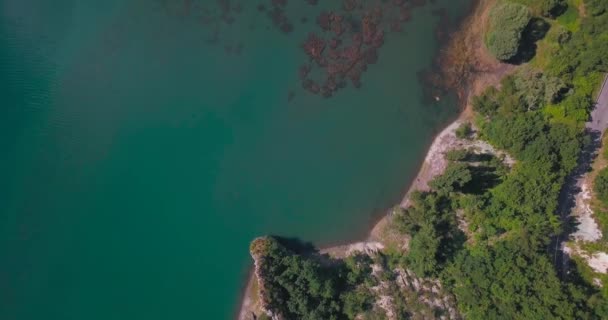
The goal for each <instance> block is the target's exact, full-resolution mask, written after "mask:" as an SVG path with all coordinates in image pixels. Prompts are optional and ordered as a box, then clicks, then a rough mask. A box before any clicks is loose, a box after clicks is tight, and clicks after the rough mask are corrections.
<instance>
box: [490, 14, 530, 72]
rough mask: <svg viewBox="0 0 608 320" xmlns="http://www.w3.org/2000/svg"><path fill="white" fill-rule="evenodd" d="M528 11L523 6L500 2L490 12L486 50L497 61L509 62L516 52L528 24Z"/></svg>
mask: <svg viewBox="0 0 608 320" xmlns="http://www.w3.org/2000/svg"><path fill="white" fill-rule="evenodd" d="M531 17H532V15H531V14H530V10H529V9H528V8H527V7H526V6H523V5H520V4H516V3H511V2H501V3H499V4H497V5H496V6H495V7H494V8H492V11H491V12H490V27H489V32H488V34H487V36H486V46H487V47H488V50H490V52H491V53H492V54H493V55H494V56H495V57H496V58H497V59H499V60H503V61H506V60H509V59H511V58H513V57H515V55H516V54H517V52H518V49H519V46H520V44H521V39H522V32H523V31H524V29H525V28H526V26H527V25H528V23H529V22H530V19H531Z"/></svg>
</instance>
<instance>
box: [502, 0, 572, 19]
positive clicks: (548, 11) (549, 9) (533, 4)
mask: <svg viewBox="0 0 608 320" xmlns="http://www.w3.org/2000/svg"><path fill="white" fill-rule="evenodd" d="M513 2H518V3H521V4H523V5H525V6H527V7H529V8H530V10H532V12H533V13H534V14H536V15H540V16H545V17H555V16H556V15H558V14H559V13H560V11H561V10H562V9H563V8H564V7H565V6H566V3H565V1H564V0H514V1H513Z"/></svg>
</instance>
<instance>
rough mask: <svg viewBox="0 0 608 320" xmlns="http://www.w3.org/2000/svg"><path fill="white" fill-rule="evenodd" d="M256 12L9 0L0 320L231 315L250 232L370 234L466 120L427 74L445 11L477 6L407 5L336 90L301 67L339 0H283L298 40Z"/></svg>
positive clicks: (2, 75)
mask: <svg viewBox="0 0 608 320" xmlns="http://www.w3.org/2000/svg"><path fill="white" fill-rule="evenodd" d="M261 2H262V1H259V2H257V1H251V2H249V1H243V2H242V10H239V11H241V12H240V14H239V16H238V18H237V19H236V21H235V22H233V23H231V24H228V23H226V24H217V23H212V24H211V25H209V24H208V25H203V24H202V23H201V21H200V19H199V18H200V17H198V16H197V14H196V12H197V10H202V8H204V7H205V6H208V7H210V8H212V9H210V10H211V12H212V13H213V12H216V11H217V9H213V8H216V7H217V3H216V2H214V1H196V0H192V1H188V0H186V1H184V0H182V1H161V0H148V1H144V0H123V1H119V0H104V1H94V0H84V1H76V0H55V1H48V0H0V70H1V71H0V88H2V89H0V124H1V125H0V150H2V157H0V177H2V182H1V183H0V319H6V320H12V319H19V320H26V319H27V320H29V319H61V320H68V319H79V320H80V319H91V320H95V319H104V320H107V319H230V318H233V317H234V315H235V309H236V308H237V305H238V303H239V299H240V294H241V290H242V286H243V283H244V281H245V279H246V277H247V272H248V270H249V267H250V264H251V260H250V257H249V255H248V245H249V242H250V241H251V240H252V239H253V238H254V237H256V236H259V235H264V234H274V235H281V236H286V237H298V238H301V239H304V240H308V241H313V242H314V243H315V244H317V245H324V244H333V243H340V242H346V241H349V240H356V239H360V238H362V237H364V235H365V234H366V232H367V231H368V229H369V227H370V225H371V223H373V221H375V219H377V217H378V214H379V213H381V212H382V211H383V210H384V209H386V208H388V207H390V206H391V204H394V203H397V202H398V201H399V200H400V198H401V196H402V194H403V192H404V191H405V190H406V188H407V186H408V183H409V181H410V180H411V179H412V177H413V176H414V174H415V172H416V171H417V169H418V166H419V165H420V163H421V159H422V157H423V155H424V153H425V151H426V148H427V147H428V144H429V143H430V141H431V139H432V136H433V134H434V133H436V132H437V131H438V130H440V128H441V127H442V126H444V125H445V124H446V123H447V122H448V121H449V120H450V119H452V118H453V117H454V116H455V115H456V114H457V112H458V107H457V105H456V103H455V102H454V99H451V98H449V97H447V96H446V97H444V98H443V99H441V101H439V102H435V101H433V100H432V99H429V97H426V96H425V95H424V94H423V87H422V85H421V83H420V80H419V79H420V77H419V75H420V73H421V72H422V71H424V70H428V68H430V67H431V64H432V62H433V59H434V57H435V55H436V53H437V51H438V48H439V43H438V41H437V39H436V38H435V33H436V30H437V27H438V24H442V25H443V27H446V26H447V25H446V22H445V21H442V22H441V23H440V17H439V15H438V14H436V13H437V11H436V10H437V9H439V8H445V9H446V10H447V11H446V12H447V13H449V15H450V17H452V18H456V17H458V16H461V15H462V14H464V13H465V12H466V11H467V9H468V7H469V3H470V1H469V0H457V1H454V0H437V1H434V2H433V3H432V4H431V3H429V4H427V5H426V6H424V7H420V8H416V9H414V10H413V11H412V12H413V15H412V20H411V21H410V22H408V23H407V24H404V32H402V33H391V34H387V35H386V38H385V44H384V45H383V46H382V47H381V48H380V49H379V50H378V56H379V59H378V62H377V63H376V64H374V65H370V66H369V68H368V70H367V71H366V72H365V73H364V74H363V76H362V78H361V82H362V86H361V88H360V89H354V88H353V86H352V85H351V86H347V87H346V88H345V89H343V90H340V91H339V92H337V93H336V94H334V96H333V97H331V98H329V99H325V98H321V97H318V96H314V95H311V94H308V93H306V92H305V91H304V90H303V89H302V88H301V84H300V82H299V79H298V67H299V66H300V65H301V64H302V63H303V62H305V61H306V57H305V54H304V53H303V51H302V48H301V44H302V42H303V41H304V40H305V39H306V36H307V34H308V33H309V32H310V31H313V30H317V27H316V25H315V15H316V13H318V12H319V11H320V10H324V9H327V8H328V7H334V8H339V7H340V4H341V1H325V2H324V1H321V3H320V4H318V5H317V6H316V7H311V6H309V5H308V4H306V2H305V1H303V0H302V1H295V0H290V2H289V4H288V7H287V9H286V11H285V12H286V14H287V16H289V17H292V19H293V26H294V31H293V32H292V33H290V34H284V33H282V32H280V31H279V30H277V28H275V27H274V26H273V23H272V22H271V21H270V19H269V18H268V17H267V16H266V14H265V13H261V12H260V11H259V10H258V9H257V8H256V7H257V6H258V4H259V3H261ZM265 2H268V3H269V1H265ZM370 2H373V1H370ZM234 3H236V1H233V4H234ZM213 10H216V11H213ZM302 17H308V19H307V21H304V22H303V21H302V19H301V18H302ZM452 21H454V20H452ZM218 26H221V27H218ZM215 30H217V36H214V34H215ZM210 40H213V41H210ZM214 41H215V42H217V43H215V44H213V43H210V42H214ZM237 48H238V49H237ZM239 51H240V52H239ZM290 92H292V94H291V95H290V94H289V93H290ZM290 96H291V99H289V97H290Z"/></svg>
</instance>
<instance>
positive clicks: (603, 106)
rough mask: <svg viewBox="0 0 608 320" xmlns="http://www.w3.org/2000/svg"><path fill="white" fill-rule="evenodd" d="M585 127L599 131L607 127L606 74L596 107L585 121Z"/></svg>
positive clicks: (607, 93)
mask: <svg viewBox="0 0 608 320" xmlns="http://www.w3.org/2000/svg"><path fill="white" fill-rule="evenodd" d="M587 128H589V129H591V130H594V131H599V132H600V133H604V131H605V130H606V128H608V76H606V77H604V83H603V84H602V89H601V91H600V94H599V96H598V98H597V104H596V107H595V109H594V110H593V111H592V112H591V121H590V122H587Z"/></svg>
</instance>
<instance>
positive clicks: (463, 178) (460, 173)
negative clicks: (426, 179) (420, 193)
mask: <svg viewBox="0 0 608 320" xmlns="http://www.w3.org/2000/svg"><path fill="white" fill-rule="evenodd" d="M471 179H472V176H471V170H469V166H468V165H467V164H466V163H460V162H452V163H450V164H449V165H448V167H447V168H446V169H445V172H444V173H443V174H442V175H440V176H438V177H436V178H435V179H433V180H432V181H431V182H430V183H429V185H430V186H431V188H433V189H434V190H436V191H438V192H440V193H449V192H452V191H455V190H459V189H462V187H464V186H465V185H466V184H467V183H468V182H469V181H471Z"/></svg>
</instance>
